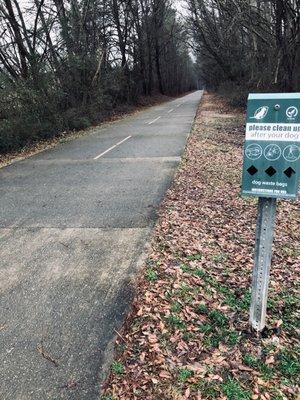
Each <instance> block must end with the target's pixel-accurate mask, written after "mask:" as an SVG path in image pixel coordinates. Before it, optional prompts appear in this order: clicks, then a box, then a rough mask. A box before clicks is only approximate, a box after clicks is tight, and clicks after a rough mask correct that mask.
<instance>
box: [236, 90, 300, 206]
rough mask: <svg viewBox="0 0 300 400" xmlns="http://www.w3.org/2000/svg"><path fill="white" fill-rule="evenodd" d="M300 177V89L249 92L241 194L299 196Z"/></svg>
mask: <svg viewBox="0 0 300 400" xmlns="http://www.w3.org/2000/svg"><path fill="white" fill-rule="evenodd" d="M299 180H300V93H279V94H250V95H249V98H248V109H247V124H246V141H245V147H244V167H243V182H242V194H243V195H244V196H256V197H275V198H284V199H296V198H297V195H298V189H299Z"/></svg>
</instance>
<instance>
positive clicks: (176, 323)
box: [166, 314, 186, 330]
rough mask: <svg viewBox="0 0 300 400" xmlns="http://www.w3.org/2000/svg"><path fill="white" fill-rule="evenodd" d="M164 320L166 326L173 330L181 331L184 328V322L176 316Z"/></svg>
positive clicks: (172, 315)
mask: <svg viewBox="0 0 300 400" xmlns="http://www.w3.org/2000/svg"><path fill="white" fill-rule="evenodd" d="M166 320H167V322H168V324H169V325H170V326H171V327H173V328H177V329H181V330H182V329H185V328H186V324H185V322H184V321H183V320H182V319H181V318H180V317H179V316H178V315H175V314H171V315H169V316H168V317H167V318H166Z"/></svg>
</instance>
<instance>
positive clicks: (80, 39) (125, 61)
mask: <svg viewBox="0 0 300 400" xmlns="http://www.w3.org/2000/svg"><path fill="white" fill-rule="evenodd" d="M172 6H173V4H172V1H170V0H22V1H20V0H2V1H1V3H0V107H1V108H0V152H5V151H9V150H12V149H15V148H18V147H21V146H23V145H24V144H26V143H27V142H28V141H32V140H34V139H41V138H48V137H51V136H52V135H54V134H56V133H57V132H59V131H62V130H68V129H79V128H84V127H86V126H88V125H90V124H91V123H93V122H95V121H99V120H101V118H103V117H104V116H105V115H107V114H109V113H110V112H111V111H112V110H113V109H115V108H116V107H118V106H119V105H120V104H128V103H133V102H136V101H137V99H138V98H139V96H151V95H153V94H154V93H157V92H160V93H161V94H167V95H176V94H179V93H182V92H184V91H188V90H191V89H193V88H195V86H196V78H195V74H194V65H193V61H192V60H191V58H190V53H189V49H188V46H187V40H186V29H185V27H184V26H183V24H182V22H181V21H180V19H179V18H178V17H177V14H176V11H175V9H174V8H173V7H172Z"/></svg>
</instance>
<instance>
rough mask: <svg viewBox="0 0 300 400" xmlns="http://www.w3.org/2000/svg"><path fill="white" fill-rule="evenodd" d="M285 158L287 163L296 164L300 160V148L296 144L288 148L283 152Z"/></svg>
mask: <svg viewBox="0 0 300 400" xmlns="http://www.w3.org/2000/svg"><path fill="white" fill-rule="evenodd" d="M283 157H284V159H285V160H286V161H289V162H295V161H297V160H299V158H300V148H299V147H298V146H296V145H295V144H291V145H289V146H287V147H286V148H285V149H284V150H283Z"/></svg>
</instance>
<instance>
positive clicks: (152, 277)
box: [145, 268, 158, 282]
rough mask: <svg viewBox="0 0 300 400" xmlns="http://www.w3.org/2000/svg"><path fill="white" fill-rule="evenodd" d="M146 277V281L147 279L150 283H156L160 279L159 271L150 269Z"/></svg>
mask: <svg viewBox="0 0 300 400" xmlns="http://www.w3.org/2000/svg"><path fill="white" fill-rule="evenodd" d="M145 276H146V279H147V280H148V281H149V282H155V281H157V279H158V273H157V271H155V269H153V268H148V269H147V270H146V274H145Z"/></svg>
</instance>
